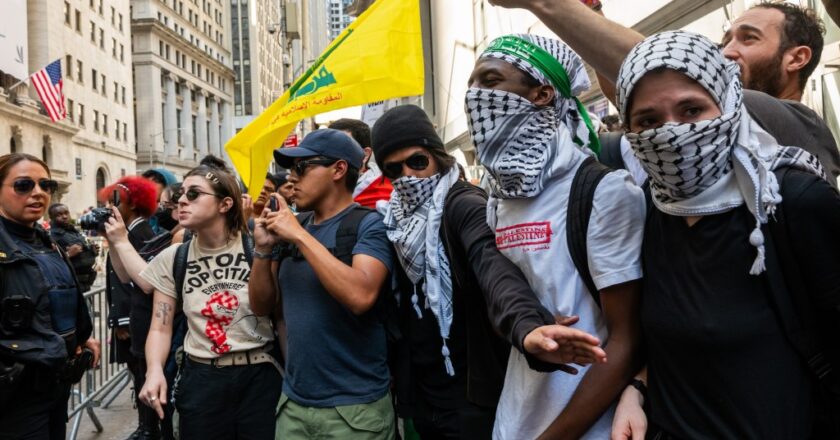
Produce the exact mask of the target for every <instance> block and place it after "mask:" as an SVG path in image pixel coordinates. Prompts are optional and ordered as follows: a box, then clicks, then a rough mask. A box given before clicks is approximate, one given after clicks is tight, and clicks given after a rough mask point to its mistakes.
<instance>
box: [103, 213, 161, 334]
mask: <svg viewBox="0 0 840 440" xmlns="http://www.w3.org/2000/svg"><path fill="white" fill-rule="evenodd" d="M132 223H133V222H132ZM154 236H155V233H154V232H153V231H152V226H151V225H150V224H149V222H148V221H147V220H145V219H144V220H140V221H139V222H137V223H136V224H134V226H133V227H131V228H130V229H129V231H128V241H129V242H131V246H133V247H134V249H135V250H138V251H139V250H140V249H141V248H142V247H143V245H144V244H145V243H146V241H147V240H150V239H152V238H154ZM105 267H106V271H105V285H106V287H107V292H108V305H109V306H108V307H109V313H108V326H109V327H111V328H115V327H123V326H127V325H128V323H129V316H130V314H131V295H132V291H133V290H134V289H135V287H134V286H133V285H132V284H131V283H125V284H123V283H121V282H120V278H119V277H118V276H117V274H116V272H114V268H113V266H111V258H110V257H109V258H108V262H107V263H106V265H105ZM141 293H142V292H141Z"/></svg>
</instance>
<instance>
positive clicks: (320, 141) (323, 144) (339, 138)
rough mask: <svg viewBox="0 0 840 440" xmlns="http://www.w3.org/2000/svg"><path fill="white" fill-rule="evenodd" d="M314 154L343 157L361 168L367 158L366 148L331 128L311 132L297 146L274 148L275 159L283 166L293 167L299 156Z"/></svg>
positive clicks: (352, 165)
mask: <svg viewBox="0 0 840 440" xmlns="http://www.w3.org/2000/svg"><path fill="white" fill-rule="evenodd" d="M313 156H323V157H328V158H330V159H341V160H344V161H347V163H348V164H350V166H351V167H354V168H356V169H359V168H361V167H362V161H363V160H364V158H365V150H363V149H362V147H361V146H360V145H359V144H358V142H356V141H355V140H353V138H352V137H350V135H348V134H347V133H345V132H343V131H340V130H333V129H331V128H324V129H321V130H316V131H313V132H312V133H309V134H308V135H307V136H306V137H305V138H303V141H301V143H300V145H298V146H297V147H285V148H278V149H277V150H274V161H275V162H277V165H280V166H281V167H283V168H291V167H292V165H294V161H295V158H297V157H313Z"/></svg>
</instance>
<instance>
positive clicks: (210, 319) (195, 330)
mask: <svg viewBox="0 0 840 440" xmlns="http://www.w3.org/2000/svg"><path fill="white" fill-rule="evenodd" d="M180 246H189V247H190V249H189V253H188V256H187V271H186V274H185V276H184V291H183V296H184V297H183V308H184V314H185V316H186V317H187V325H188V329H189V331H188V332H187V336H186V338H185V340H184V349H185V350H186V352H187V353H189V354H191V355H193V356H196V357H200V358H205V359H213V358H218V357H220V356H222V355H224V354H226V353H231V352H243V351H248V350H252V349H255V348H259V347H262V346H264V345H265V344H266V343H268V342H270V341H272V340H274V332H273V329H272V327H271V320H270V318H269V317H267V316H263V317H258V316H256V315H255V314H254V312H253V311H252V310H251V305H250V301H249V299H248V279H249V277H250V275H251V267H250V265H249V264H248V259H247V258H246V256H245V251H244V249H243V247H242V237H241V236H237V238H236V239H234V240H231V241H230V242H229V243H227V244H226V245H225V246H222V247H220V248H217V249H204V248H202V247H200V246H199V245H198V240H197V239H194V240H190V241H189V242H187V243H186V244H183V245H181V244H177V245H173V246H170V247H169V248H167V249H166V250H164V251H163V252H161V253H160V254H158V256H157V257H155V258H154V260H152V261H151V262H150V263H149V266H148V267H146V269H145V270H143V272H142V273H141V274H140V276H142V277H143V278H144V279H145V280H146V281H148V282H149V283H150V284H151V285H152V286H154V288H155V289H156V290H158V291H160V293H162V294H164V295H167V296H170V297H172V298H175V299H177V298H178V293H177V292H176V291H175V290H176V289H175V278H174V275H173V267H174V264H175V253H176V252H177V250H178V248H179V247H180Z"/></svg>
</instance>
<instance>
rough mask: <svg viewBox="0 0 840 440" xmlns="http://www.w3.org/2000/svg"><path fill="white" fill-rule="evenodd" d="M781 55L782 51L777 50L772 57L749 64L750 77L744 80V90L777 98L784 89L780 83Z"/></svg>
mask: <svg viewBox="0 0 840 440" xmlns="http://www.w3.org/2000/svg"><path fill="white" fill-rule="evenodd" d="M783 55H784V51H783V50H779V51H778V52H776V54H775V55H774V56H772V57H769V58H767V59H764V60H759V61H755V62H753V63H752V64H749V65H748V67H749V72H750V77H749V78H747V79H745V81H744V88H745V89H748V90H757V91H759V92H764V93H766V94H768V95H770V96H773V97H778V96H779V94H780V93H781V92H782V89H784V84H783V83H782V57H783Z"/></svg>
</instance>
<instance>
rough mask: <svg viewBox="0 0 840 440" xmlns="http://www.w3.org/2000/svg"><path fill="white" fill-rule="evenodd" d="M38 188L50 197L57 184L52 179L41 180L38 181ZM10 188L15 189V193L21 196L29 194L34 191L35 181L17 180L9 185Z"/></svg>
mask: <svg viewBox="0 0 840 440" xmlns="http://www.w3.org/2000/svg"><path fill="white" fill-rule="evenodd" d="M38 186H40V187H41V190H43V191H44V192H45V193H47V194H50V195H52V194H53V193H54V192H55V191H56V190H57V189H58V182H56V181H55V180H52V179H41V180H39V181H38ZM11 187H12V188H14V189H15V193H17V194H18V195H21V196H22V195H26V194H29V193H31V192H32V190H33V189H35V181H34V180H32V179H18V180H15V181H14V182H13V183H12V184H11Z"/></svg>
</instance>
